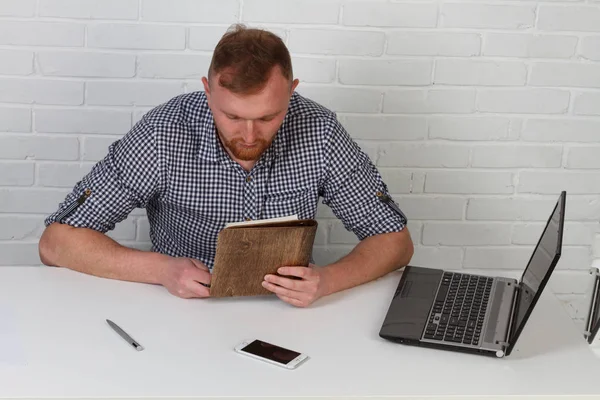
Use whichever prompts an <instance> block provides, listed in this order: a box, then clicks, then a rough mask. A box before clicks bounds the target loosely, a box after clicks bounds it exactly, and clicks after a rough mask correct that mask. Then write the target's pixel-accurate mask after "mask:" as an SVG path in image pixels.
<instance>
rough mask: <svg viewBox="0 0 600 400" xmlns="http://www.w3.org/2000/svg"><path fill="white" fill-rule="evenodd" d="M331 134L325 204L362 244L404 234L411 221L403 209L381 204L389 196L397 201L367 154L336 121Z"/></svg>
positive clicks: (325, 178)
mask: <svg viewBox="0 0 600 400" xmlns="http://www.w3.org/2000/svg"><path fill="white" fill-rule="evenodd" d="M330 132H331V134H330V135H329V136H328V139H327V143H326V145H325V149H326V150H325V152H324V163H325V173H324V176H323V180H322V186H321V195H322V196H323V203H324V204H326V205H328V206H329V207H330V208H331V210H332V212H333V213H334V215H335V216H336V217H338V218H339V219H340V220H341V221H342V222H343V224H344V227H345V228H346V229H347V230H348V231H351V232H354V234H356V236H357V237H358V239H359V240H363V239H365V238H367V237H369V236H373V235H377V234H381V233H388V232H398V231H401V230H403V229H404V227H405V226H406V224H407V218H406V216H405V215H404V213H403V212H402V211H401V209H400V208H399V207H397V209H396V210H395V209H394V207H393V206H392V205H390V204H389V203H387V202H385V201H382V200H381V199H383V198H385V197H384V196H382V195H386V196H388V197H389V199H390V201H393V200H391V195H390V193H389V192H388V188H387V185H386V184H385V182H384V181H383V179H382V177H381V175H380V173H379V172H378V170H377V168H376V167H375V165H374V164H373V163H372V161H371V160H370V159H369V157H368V156H367V154H365V153H364V152H363V151H362V150H361V149H360V147H359V146H358V145H357V144H356V143H355V142H354V141H353V140H352V138H351V137H350V135H349V134H348V133H347V131H346V130H345V129H344V128H343V126H342V125H341V124H340V123H339V122H338V121H337V119H335V118H332V122H331V131H330Z"/></svg>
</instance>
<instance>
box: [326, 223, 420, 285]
mask: <svg viewBox="0 0 600 400" xmlns="http://www.w3.org/2000/svg"><path fill="white" fill-rule="evenodd" d="M413 251H414V248H413V243H412V240H411V238H410V233H409V232H408V228H405V229H403V230H402V231H401V232H393V233H385V234H381V235H376V236H371V237H368V238H366V239H364V240H363V241H361V242H360V243H359V244H358V245H357V246H356V247H355V248H354V249H353V250H352V251H351V252H350V253H349V254H348V255H346V256H345V257H343V258H341V259H340V260H339V261H337V262H335V263H333V264H329V265H327V266H325V267H323V270H322V272H323V276H324V278H325V282H324V283H325V291H326V293H325V294H326V295H328V294H331V293H335V292H339V291H341V290H345V289H349V288H352V287H354V286H358V285H361V284H363V283H366V282H369V281H372V280H374V279H377V278H379V277H381V276H383V275H385V274H387V273H389V272H391V271H393V270H395V269H398V268H400V267H404V266H406V265H407V264H408V263H409V262H410V259H411V258H412V255H413Z"/></svg>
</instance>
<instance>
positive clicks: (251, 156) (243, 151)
mask: <svg viewBox="0 0 600 400" xmlns="http://www.w3.org/2000/svg"><path fill="white" fill-rule="evenodd" d="M221 140H222V141H223V145H224V146H225V148H226V149H227V150H229V151H230V152H231V154H232V155H233V156H234V157H235V158H237V159H238V160H241V161H257V160H258V159H259V158H260V156H261V155H262V154H263V153H264V152H265V151H266V150H267V149H268V148H269V146H271V143H272V142H273V140H270V141H267V140H264V139H256V141H255V142H254V144H253V146H252V147H248V146H244V140H243V139H241V138H238V139H232V140H227V139H225V138H223V137H221Z"/></svg>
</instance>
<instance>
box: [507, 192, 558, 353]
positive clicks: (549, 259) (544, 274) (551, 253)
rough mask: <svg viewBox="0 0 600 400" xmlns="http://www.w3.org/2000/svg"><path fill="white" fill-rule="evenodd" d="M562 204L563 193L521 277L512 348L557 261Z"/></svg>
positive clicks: (511, 339)
mask: <svg viewBox="0 0 600 400" xmlns="http://www.w3.org/2000/svg"><path fill="white" fill-rule="evenodd" d="M565 200H566V193H565V192H562V194H561V196H560V198H559V199H558V202H557V203H556V206H555V207H554V211H553V212H552V215H551V216H550V218H549V219H548V222H547V224H546V227H545V228H544V231H543V233H542V235H541V237H540V239H539V241H538V244H537V246H536V247H535V249H534V251H533V254H532V255H531V258H530V259H529V263H528V264H527V268H526V269H525V271H524V272H523V276H522V277H521V291H520V295H519V298H518V299H517V305H516V313H515V319H514V321H513V330H512V332H513V334H512V335H511V338H510V345H511V346H513V345H514V343H515V342H516V340H517V338H518V336H519V334H520V333H521V330H522V329H523V327H524V326H525V323H526V322H527V319H528V317H529V314H530V313H531V310H532V309H533V306H535V303H536V302H537V299H538V298H539V296H540V294H541V292H542V290H543V289H544V287H545V285H546V283H547V281H548V279H549V278H550V274H551V273H552V270H553V269H554V267H555V266H556V263H557V262H558V259H559V257H560V253H561V246H562V235H563V225H564V212H565Z"/></svg>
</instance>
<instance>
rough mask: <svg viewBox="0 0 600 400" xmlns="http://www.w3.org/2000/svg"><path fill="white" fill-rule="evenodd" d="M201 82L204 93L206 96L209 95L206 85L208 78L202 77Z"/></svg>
mask: <svg viewBox="0 0 600 400" xmlns="http://www.w3.org/2000/svg"><path fill="white" fill-rule="evenodd" d="M202 84H203V85H204V93H206V97H207V98H209V97H210V87H209V85H208V79H206V77H205V76H203V77H202Z"/></svg>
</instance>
